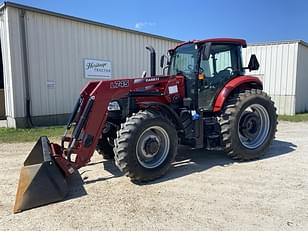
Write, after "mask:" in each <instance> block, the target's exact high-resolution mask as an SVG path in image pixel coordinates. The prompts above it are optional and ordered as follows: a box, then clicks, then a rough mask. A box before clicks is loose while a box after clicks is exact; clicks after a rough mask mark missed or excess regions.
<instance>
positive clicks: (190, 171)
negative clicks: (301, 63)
mask: <svg viewBox="0 0 308 231" xmlns="http://www.w3.org/2000/svg"><path fill="white" fill-rule="evenodd" d="M278 129H279V130H278V133H277V138H276V140H275V141H274V143H273V145H272V146H271V148H270V149H269V150H268V151H267V153H266V155H265V157H264V158H263V159H261V160H258V161H252V162H246V163H236V162H233V161H232V160H230V159H229V158H227V157H226V156H225V154H223V153H219V152H204V151H191V150H187V149H185V148H181V149H180V150H179V155H178V157H177V161H176V163H174V166H173V168H172V169H171V170H170V171H169V173H168V174H167V175H166V176H165V177H163V178H162V179H160V180H158V181H155V182H152V183H151V184H147V185H135V184H133V183H131V182H130V181H129V179H128V178H127V177H124V176H122V175H121V173H120V172H119V171H118V170H117V169H116V168H115V167H114V165H113V162H112V161H105V160H103V159H102V158H101V157H100V156H99V155H98V154H95V155H94V156H93V159H92V162H91V164H90V165H88V166H87V167H84V168H82V169H81V170H80V176H79V175H75V176H74V177H72V178H71V179H70V182H69V183H70V192H69V196H68V198H67V199H66V200H65V201H62V202H59V203H53V204H50V205H47V206H42V207H39V208H36V209H32V210H28V211H24V212H22V213H19V214H16V215H13V214H12V207H13V204H14V200H15V193H16V188H17V184H18V178H19V170H20V167H21V165H22V162H23V161H24V158H25V157H26V155H27V154H28V152H29V151H30V150H31V148H32V146H33V143H19V144H0V158H1V159H0V160H1V161H0V188H1V190H0V230H75V229H79V230H245V231H246V230H308V155H307V150H308V133H307V132H308V123H289V122H281V123H280V124H279V127H278Z"/></svg>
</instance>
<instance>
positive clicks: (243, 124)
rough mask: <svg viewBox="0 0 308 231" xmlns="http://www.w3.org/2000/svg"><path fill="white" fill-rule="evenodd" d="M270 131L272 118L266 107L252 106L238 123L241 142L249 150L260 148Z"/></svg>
mask: <svg viewBox="0 0 308 231" xmlns="http://www.w3.org/2000/svg"><path fill="white" fill-rule="evenodd" d="M269 130H270V117H269V114H268V112H267V110H266V109H265V107H264V106H262V105H260V104H252V105H250V106H248V107H247V108H246V109H245V110H244V111H243V112H242V114H241V116H240V119H239V122H238V134H239V139H240V142H241V143H242V145H243V146H245V147H246V148H248V149H256V148H258V147H260V146H261V145H262V144H263V143H264V141H265V140H266V138H267V136H268V133H269Z"/></svg>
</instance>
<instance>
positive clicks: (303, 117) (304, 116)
mask: <svg viewBox="0 0 308 231" xmlns="http://www.w3.org/2000/svg"><path fill="white" fill-rule="evenodd" d="M278 119H279V120H284V121H291V122H303V121H308V112H307V113H301V114H296V115H294V116H288V115H279V116H278Z"/></svg>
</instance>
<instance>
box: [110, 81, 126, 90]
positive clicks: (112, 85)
mask: <svg viewBox="0 0 308 231" xmlns="http://www.w3.org/2000/svg"><path fill="white" fill-rule="evenodd" d="M128 86H129V81H128V80H116V81H113V82H111V83H110V88H125V87H128Z"/></svg>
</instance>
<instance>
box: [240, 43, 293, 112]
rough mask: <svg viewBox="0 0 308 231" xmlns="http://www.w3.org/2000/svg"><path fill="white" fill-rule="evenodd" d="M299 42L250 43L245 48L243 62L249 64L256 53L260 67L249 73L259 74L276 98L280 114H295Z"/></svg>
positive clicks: (267, 90)
mask: <svg viewBox="0 0 308 231" xmlns="http://www.w3.org/2000/svg"><path fill="white" fill-rule="evenodd" d="M297 51H298V42H290V43H288V42H286V43H273V44H260V45H249V46H248V47H247V48H245V49H243V63H244V65H246V66H247V65H248V62H249V58H250V55H251V54H256V56H257V58H258V60H259V63H260V68H259V70H258V71H252V72H251V73H249V72H247V74H253V75H257V76H259V77H260V78H261V80H262V81H263V84H264V90H265V91H266V92H267V93H269V94H270V96H271V97H272V99H273V100H274V102H275V104H276V107H277V112H278V114H286V115H293V114H295V111H296V110H295V100H296V90H295V89H296V70H297Z"/></svg>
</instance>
